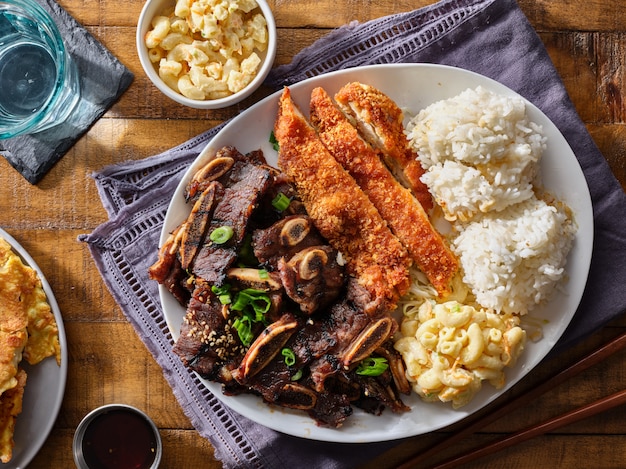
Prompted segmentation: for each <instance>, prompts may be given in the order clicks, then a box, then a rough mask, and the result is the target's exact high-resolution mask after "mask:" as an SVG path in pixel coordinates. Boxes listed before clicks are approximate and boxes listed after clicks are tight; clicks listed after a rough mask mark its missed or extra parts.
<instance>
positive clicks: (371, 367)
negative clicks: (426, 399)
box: [356, 357, 389, 376]
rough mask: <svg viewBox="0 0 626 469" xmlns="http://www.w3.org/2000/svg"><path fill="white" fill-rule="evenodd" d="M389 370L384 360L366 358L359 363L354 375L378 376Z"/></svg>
mask: <svg viewBox="0 0 626 469" xmlns="http://www.w3.org/2000/svg"><path fill="white" fill-rule="evenodd" d="M387 368H389V365H388V364H387V359H386V358H372V357H368V358H366V359H365V360H363V361H362V362H361V363H359V366H357V368H356V374H357V375H362V376H379V375H381V374H383V373H384V372H385V370H386V369H387Z"/></svg>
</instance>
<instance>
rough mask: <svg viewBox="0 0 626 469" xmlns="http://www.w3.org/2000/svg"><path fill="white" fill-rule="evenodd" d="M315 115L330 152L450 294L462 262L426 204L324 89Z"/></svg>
mask: <svg viewBox="0 0 626 469" xmlns="http://www.w3.org/2000/svg"><path fill="white" fill-rule="evenodd" d="M310 114H311V117H310V120H311V124H312V125H313V127H314V128H315V129H316V130H317V132H318V135H319V137H320V139H321V140H322V142H323V143H324V145H325V146H326V148H327V149H328V151H329V152H330V153H331V155H333V156H334V158H335V159H336V160H337V162H339V164H340V165H341V166H342V167H343V168H345V169H346V170H347V171H348V173H349V174H350V175H351V176H352V177H353V178H354V180H355V181H356V182H357V184H358V185H359V187H361V189H362V190H363V192H365V194H366V195H367V196H368V197H369V199H370V200H371V201H372V203H373V205H374V206H375V207H376V209H377V210H378V212H379V213H380V214H381V216H382V218H383V219H384V220H385V221H386V222H387V223H388V224H389V227H390V228H391V231H392V232H393V233H394V234H395V235H396V236H397V237H398V239H399V240H400V241H401V242H402V244H403V245H404V246H405V247H406V248H407V250H408V252H409V255H410V256H411V258H412V259H413V261H414V262H415V264H416V265H417V267H419V269H420V270H421V271H422V272H424V274H426V276H427V277H428V280H429V281H430V282H431V283H432V284H433V286H434V287H435V289H436V290H437V292H438V293H439V295H440V296H442V297H444V296H446V295H447V294H448V293H450V285H451V281H452V278H453V277H454V275H455V274H456V272H457V271H458V267H459V264H458V260H457V259H456V257H455V255H454V254H453V253H452V251H450V248H449V247H448V245H447V244H446V242H445V241H444V239H443V238H442V237H441V235H440V234H439V233H438V232H437V231H436V230H435V228H434V227H433V226H432V224H431V223H430V220H429V219H428V214H427V213H426V212H425V211H424V209H423V207H422V205H421V204H420V203H419V202H418V201H417V199H416V198H415V197H413V195H412V194H411V192H410V191H409V190H408V189H406V188H405V187H403V186H402V185H401V184H400V183H399V182H398V181H397V180H396V178H395V177H394V176H393V175H392V174H391V172H390V171H389V169H388V168H387V166H385V164H384V163H383V161H382V160H381V158H380V157H379V153H378V152H377V151H376V150H374V149H373V148H372V147H371V146H370V145H369V143H367V142H366V141H365V140H363V138H362V137H361V136H360V135H359V132H358V131H357V129H356V127H354V126H353V125H352V124H351V123H350V121H349V120H348V118H347V117H346V116H345V115H344V114H343V112H342V111H341V110H340V109H339V108H338V107H337V105H336V104H335V103H334V102H333V100H332V99H331V97H330V96H329V95H328V93H327V92H326V91H325V90H324V89H322V88H315V89H314V90H313V91H312V93H311V113H310Z"/></svg>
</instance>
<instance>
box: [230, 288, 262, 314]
mask: <svg viewBox="0 0 626 469" xmlns="http://www.w3.org/2000/svg"><path fill="white" fill-rule="evenodd" d="M271 305H272V301H271V300H270V297H269V295H268V294H267V293H265V292H264V291H263V290H255V289H254V288H246V289H245V290H241V291H240V292H239V293H237V296H236V297H235V302H234V303H233V305H232V306H231V307H230V308H231V309H232V310H234V311H243V310H244V308H245V307H246V306H251V307H252V309H253V310H254V312H255V313H256V320H257V321H261V320H263V315H264V314H265V313H267V312H268V311H269V309H270V306H271Z"/></svg>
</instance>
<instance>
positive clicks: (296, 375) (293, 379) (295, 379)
mask: <svg viewBox="0 0 626 469" xmlns="http://www.w3.org/2000/svg"><path fill="white" fill-rule="evenodd" d="M300 378H302V369H299V370H298V371H296V372H295V373H294V375H293V376H292V377H291V381H298V380H299V379H300Z"/></svg>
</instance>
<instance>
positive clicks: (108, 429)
mask: <svg viewBox="0 0 626 469" xmlns="http://www.w3.org/2000/svg"><path fill="white" fill-rule="evenodd" d="M82 449H83V457H84V458H85V462H86V463H87V465H88V466H89V468H90V469H149V468H150V466H151V464H152V463H153V462H154V459H155V457H156V452H157V440H156V437H155V435H154V432H153V430H152V427H151V425H150V423H149V422H147V421H146V419H145V418H143V417H142V416H141V415H137V414H135V413H134V412H132V411H129V410H119V409H115V410H110V411H107V412H105V413H103V414H101V415H98V416H97V417H95V418H94V419H93V420H92V421H91V423H89V426H88V427H87V430H86V431H85V436H84V437H83V444H82Z"/></svg>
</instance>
